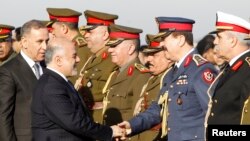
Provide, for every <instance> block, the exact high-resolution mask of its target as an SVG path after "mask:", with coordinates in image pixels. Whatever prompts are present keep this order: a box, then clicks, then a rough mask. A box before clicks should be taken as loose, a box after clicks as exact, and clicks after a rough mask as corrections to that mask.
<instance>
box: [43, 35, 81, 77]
mask: <svg viewBox="0 0 250 141" xmlns="http://www.w3.org/2000/svg"><path fill="white" fill-rule="evenodd" d="M79 61H80V59H79V57H78V56H77V54H76V49H75V44H74V43H73V42H72V41H70V40H68V39H66V38H55V39H53V40H51V41H50V42H49V44H48V48H47V50H46V53H45V62H46V64H47V66H48V67H49V68H52V69H55V70H57V71H59V72H61V73H62V74H64V75H65V76H66V77H68V76H73V75H76V74H77V71H76V64H77V63H78V62H79Z"/></svg>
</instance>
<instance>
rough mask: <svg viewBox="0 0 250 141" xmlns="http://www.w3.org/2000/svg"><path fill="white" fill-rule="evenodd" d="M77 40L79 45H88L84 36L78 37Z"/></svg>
mask: <svg viewBox="0 0 250 141" xmlns="http://www.w3.org/2000/svg"><path fill="white" fill-rule="evenodd" d="M75 41H76V43H77V45H78V46H79V47H84V46H86V45H87V43H86V41H85V40H84V38H83V37H77V38H76V40H75Z"/></svg>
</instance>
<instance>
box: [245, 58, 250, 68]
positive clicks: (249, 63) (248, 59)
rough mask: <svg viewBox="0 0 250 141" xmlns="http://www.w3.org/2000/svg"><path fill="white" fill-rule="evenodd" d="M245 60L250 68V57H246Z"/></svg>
mask: <svg viewBox="0 0 250 141" xmlns="http://www.w3.org/2000/svg"><path fill="white" fill-rule="evenodd" d="M245 60H246V61H247V63H248V65H249V66H250V57H246V59H245Z"/></svg>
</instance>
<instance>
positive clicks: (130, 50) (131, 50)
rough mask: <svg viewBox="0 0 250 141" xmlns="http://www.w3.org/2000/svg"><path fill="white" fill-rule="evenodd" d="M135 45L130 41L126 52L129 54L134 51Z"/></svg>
mask: <svg viewBox="0 0 250 141" xmlns="http://www.w3.org/2000/svg"><path fill="white" fill-rule="evenodd" d="M135 49H136V46H135V45H134V44H132V43H130V44H129V51H128V54H129V55H131V54H133V53H134V52H135Z"/></svg>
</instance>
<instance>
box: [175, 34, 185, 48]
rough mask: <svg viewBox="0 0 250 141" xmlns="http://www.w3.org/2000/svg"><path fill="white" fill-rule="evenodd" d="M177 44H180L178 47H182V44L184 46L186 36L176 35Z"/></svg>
mask: <svg viewBox="0 0 250 141" xmlns="http://www.w3.org/2000/svg"><path fill="white" fill-rule="evenodd" d="M177 38H178V40H179V41H178V46H180V47H182V46H184V45H185V43H186V38H185V36H183V35H179V36H178V37H177Z"/></svg>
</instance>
